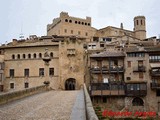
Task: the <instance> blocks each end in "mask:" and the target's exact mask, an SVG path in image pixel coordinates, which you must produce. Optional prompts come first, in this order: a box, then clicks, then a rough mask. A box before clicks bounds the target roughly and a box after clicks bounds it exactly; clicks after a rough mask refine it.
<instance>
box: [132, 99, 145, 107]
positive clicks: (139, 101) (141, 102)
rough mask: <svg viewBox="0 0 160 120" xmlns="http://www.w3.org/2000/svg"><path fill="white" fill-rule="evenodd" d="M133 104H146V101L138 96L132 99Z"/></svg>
mask: <svg viewBox="0 0 160 120" xmlns="http://www.w3.org/2000/svg"><path fill="white" fill-rule="evenodd" d="M132 105H133V106H144V102H143V100H142V99H141V98H139V97H136V98H134V99H133V100H132Z"/></svg>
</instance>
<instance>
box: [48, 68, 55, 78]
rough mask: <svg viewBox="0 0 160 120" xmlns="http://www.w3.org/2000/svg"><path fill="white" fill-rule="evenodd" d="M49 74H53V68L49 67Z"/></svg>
mask: <svg viewBox="0 0 160 120" xmlns="http://www.w3.org/2000/svg"><path fill="white" fill-rule="evenodd" d="M49 75H50V76H53V75H54V68H49Z"/></svg>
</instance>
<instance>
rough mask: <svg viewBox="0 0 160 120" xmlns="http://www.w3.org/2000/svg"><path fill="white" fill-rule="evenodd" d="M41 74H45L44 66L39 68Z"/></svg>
mask: <svg viewBox="0 0 160 120" xmlns="http://www.w3.org/2000/svg"><path fill="white" fill-rule="evenodd" d="M39 76H44V68H39Z"/></svg>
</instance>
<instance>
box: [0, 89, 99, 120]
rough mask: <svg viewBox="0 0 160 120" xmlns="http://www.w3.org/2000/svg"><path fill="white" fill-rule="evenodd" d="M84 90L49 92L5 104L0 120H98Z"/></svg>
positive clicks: (1, 107) (1, 109) (0, 113)
mask: <svg viewBox="0 0 160 120" xmlns="http://www.w3.org/2000/svg"><path fill="white" fill-rule="evenodd" d="M84 88H85V87H84ZM85 89H86V88H85ZM85 89H81V90H75V91H54V90H51V91H45V92H41V93H38V94H35V95H31V96H28V97H25V98H22V99H18V100H14V101H12V102H7V103H5V104H3V105H0V120H98V118H97V116H96V115H95V112H94V110H93V107H92V104H91V102H90V99H89V98H88V97H89V96H86V94H87V91H86V90H85ZM0 97H1V96H0ZM87 99H88V100H87Z"/></svg>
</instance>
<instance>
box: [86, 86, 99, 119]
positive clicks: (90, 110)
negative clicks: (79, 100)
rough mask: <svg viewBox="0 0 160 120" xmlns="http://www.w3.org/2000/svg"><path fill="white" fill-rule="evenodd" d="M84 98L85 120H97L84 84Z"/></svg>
mask: <svg viewBox="0 0 160 120" xmlns="http://www.w3.org/2000/svg"><path fill="white" fill-rule="evenodd" d="M84 97H85V105H86V116H87V120H98V117H97V115H96V113H95V111H94V109H93V105H92V101H91V99H90V96H89V94H88V91H87V88H86V85H85V84H84Z"/></svg>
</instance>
